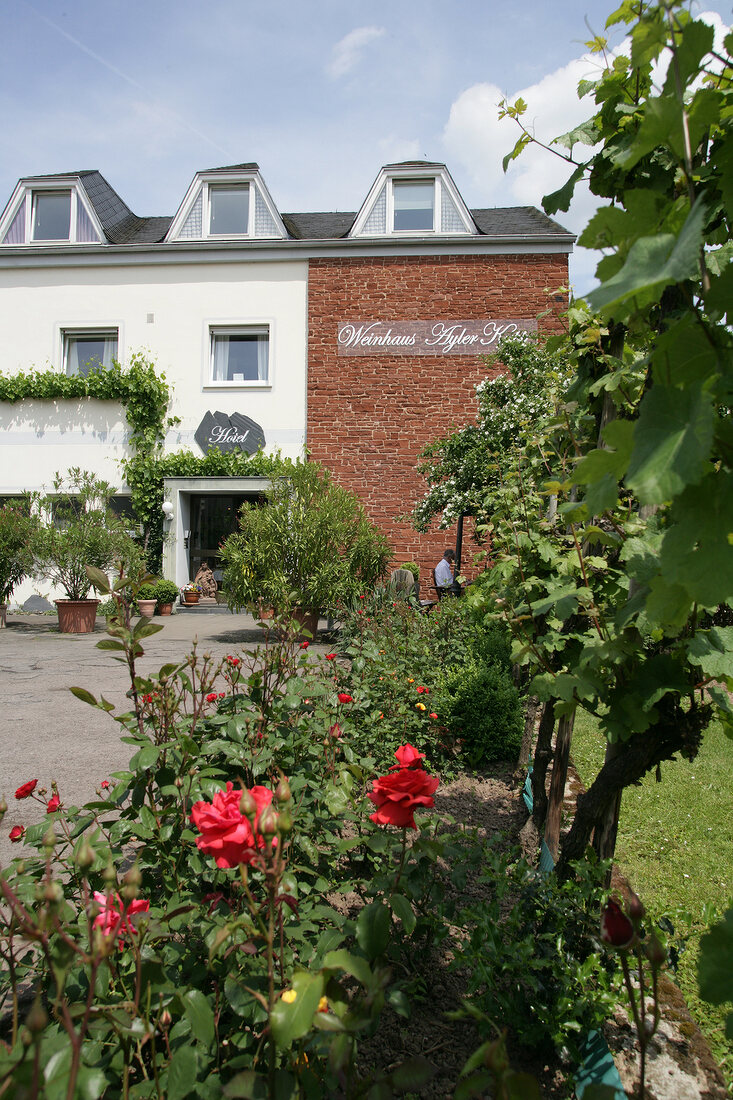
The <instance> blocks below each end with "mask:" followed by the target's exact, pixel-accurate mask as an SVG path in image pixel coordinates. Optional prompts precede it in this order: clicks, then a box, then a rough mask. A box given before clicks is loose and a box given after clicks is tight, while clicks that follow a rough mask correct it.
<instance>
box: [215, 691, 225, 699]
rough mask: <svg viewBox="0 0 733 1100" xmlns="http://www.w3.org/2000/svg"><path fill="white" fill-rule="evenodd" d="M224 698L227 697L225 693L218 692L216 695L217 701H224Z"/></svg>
mask: <svg viewBox="0 0 733 1100" xmlns="http://www.w3.org/2000/svg"><path fill="white" fill-rule="evenodd" d="M226 697H227V693H226V692H225V691H220V692H219V694H218V695H217V699H226Z"/></svg>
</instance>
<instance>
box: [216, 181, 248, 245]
mask: <svg viewBox="0 0 733 1100" xmlns="http://www.w3.org/2000/svg"><path fill="white" fill-rule="evenodd" d="M209 233H211V234H212V235H215V236H217V237H223V236H226V237H235V236H238V235H241V234H245V233H249V184H248V183H244V184H219V185H209Z"/></svg>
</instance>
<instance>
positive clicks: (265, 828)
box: [258, 805, 278, 836]
mask: <svg viewBox="0 0 733 1100" xmlns="http://www.w3.org/2000/svg"><path fill="white" fill-rule="evenodd" d="M277 817H278V815H277V814H276V813H275V811H274V810H273V808H272V806H271V805H270V806H265V808H264V810H263V811H262V813H261V814H260V820H259V823H258V832H260V833H262V835H263V836H274V835H275V833H276V832H277Z"/></svg>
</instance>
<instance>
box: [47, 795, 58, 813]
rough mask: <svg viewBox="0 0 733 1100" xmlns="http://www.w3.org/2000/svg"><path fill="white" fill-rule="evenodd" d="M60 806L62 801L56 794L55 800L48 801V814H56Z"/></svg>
mask: <svg viewBox="0 0 733 1100" xmlns="http://www.w3.org/2000/svg"><path fill="white" fill-rule="evenodd" d="M60 805H61V799H60V798H59V796H58V795H57V794H55V795H54V796H53V798H49V800H48V805H47V806H46V813H47V814H55V813H56V811H57V810H58V808H59V806H60Z"/></svg>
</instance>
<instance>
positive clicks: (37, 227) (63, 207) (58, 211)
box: [32, 191, 71, 241]
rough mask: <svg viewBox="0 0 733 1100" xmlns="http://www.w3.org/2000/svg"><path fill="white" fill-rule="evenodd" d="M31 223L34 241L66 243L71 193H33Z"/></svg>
mask: <svg viewBox="0 0 733 1100" xmlns="http://www.w3.org/2000/svg"><path fill="white" fill-rule="evenodd" d="M32 221H33V240H34V241H68V240H69V237H70V235H71V191H34V192H33V214H32Z"/></svg>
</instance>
